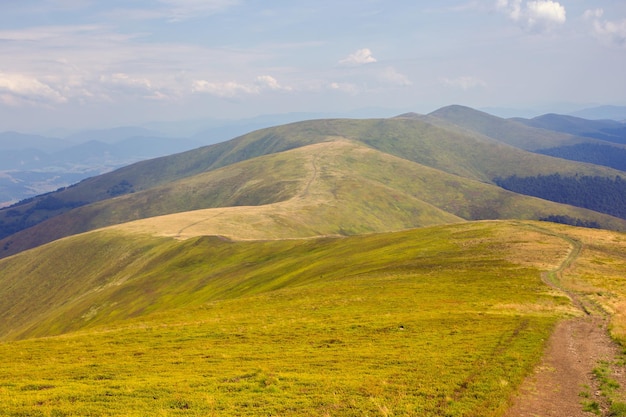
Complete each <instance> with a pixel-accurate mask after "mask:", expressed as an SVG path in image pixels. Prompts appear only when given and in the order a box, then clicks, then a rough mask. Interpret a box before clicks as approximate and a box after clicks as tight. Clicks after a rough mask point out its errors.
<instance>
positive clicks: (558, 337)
mask: <svg viewBox="0 0 626 417" xmlns="http://www.w3.org/2000/svg"><path fill="white" fill-rule="evenodd" d="M550 234H552V233H551V232H550ZM559 236H560V235H559ZM560 237H562V238H563V239H564V240H566V241H567V242H568V243H569V244H570V247H571V250H570V253H569V255H568V257H567V259H566V260H565V261H564V262H563V263H562V264H561V266H560V267H559V268H558V269H557V270H555V271H552V272H550V273H546V274H545V275H544V277H543V278H544V282H546V284H547V285H549V286H551V287H553V288H556V289H558V290H559V291H562V292H563V293H565V294H566V295H567V296H568V297H570V299H572V302H573V304H574V305H576V306H577V307H578V308H579V309H580V310H581V312H582V313H583V314H582V315H581V316H580V317H577V318H574V319H569V320H566V321H562V322H560V323H559V324H557V326H556V328H555V330H554V332H553V333H552V335H551V337H550V339H549V341H548V344H547V349H546V352H545V354H544V357H543V359H542V361H541V363H540V365H539V366H538V367H537V368H536V369H535V371H534V373H533V374H532V375H531V376H530V377H528V378H527V379H526V380H525V381H524V382H523V384H522V386H521V388H520V391H519V393H518V394H517V396H516V397H515V398H514V399H513V404H512V406H511V408H510V409H509V410H508V411H507V413H505V414H504V417H549V416H555V417H591V416H610V415H611V414H610V412H609V406H610V404H609V400H608V398H607V397H606V395H605V394H606V393H605V392H603V390H602V387H601V386H600V381H599V380H598V378H597V377H596V376H594V373H593V370H594V369H596V368H598V367H599V366H600V364H601V361H605V363H610V364H613V363H614V362H615V359H616V357H617V356H618V354H619V348H618V346H617V345H616V344H615V343H614V342H613V341H612V340H611V339H610V337H609V334H608V330H607V321H608V319H607V317H606V316H605V315H604V314H603V313H602V312H601V311H598V310H597V309H594V308H593V306H592V305H590V304H588V303H587V302H586V301H585V300H584V299H583V298H582V297H579V296H578V295H576V294H575V293H572V292H570V291H567V290H566V289H564V288H562V287H561V286H560V284H559V277H560V274H561V273H562V272H563V270H564V269H565V268H567V267H568V266H569V265H570V264H571V263H572V262H574V261H575V259H576V257H577V256H578V255H579V253H580V251H581V245H580V243H579V242H576V241H574V240H572V239H571V238H569V237H568V236H560ZM607 369H608V368H607ZM610 372H611V374H610V377H611V378H612V379H613V380H615V381H617V382H619V384H620V386H621V387H622V388H620V390H623V387H625V386H626V380H625V379H624V375H623V374H622V373H620V370H615V369H611V371H610Z"/></svg>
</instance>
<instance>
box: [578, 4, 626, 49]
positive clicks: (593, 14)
mask: <svg viewBox="0 0 626 417" xmlns="http://www.w3.org/2000/svg"><path fill="white" fill-rule="evenodd" d="M603 16H604V10H603V9H592V10H587V11H585V13H584V15H583V17H584V18H585V19H587V20H589V21H591V22H592V25H593V32H594V34H595V35H596V36H597V37H598V38H600V39H603V40H605V41H607V42H610V43H614V44H616V45H619V46H626V19H622V20H621V21H617V22H614V21H609V20H603V19H602V17H603Z"/></svg>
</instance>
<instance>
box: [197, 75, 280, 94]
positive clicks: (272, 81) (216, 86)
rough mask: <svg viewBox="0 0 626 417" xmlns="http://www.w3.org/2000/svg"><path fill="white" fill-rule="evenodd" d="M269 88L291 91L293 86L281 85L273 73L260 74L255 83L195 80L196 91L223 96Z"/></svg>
mask: <svg viewBox="0 0 626 417" xmlns="http://www.w3.org/2000/svg"><path fill="white" fill-rule="evenodd" d="M267 90H274V91H276V90H283V91H291V90H292V89H291V87H284V86H281V85H280V83H279V82H278V81H277V80H276V78H274V77H272V76H271V75H259V76H258V77H256V79H255V80H254V82H253V83H248V84H244V83H238V82H236V81H226V82H210V81H206V80H195V81H193V85H192V91H193V92H194V93H207V94H211V95H214V96H217V97H222V98H234V97H238V96H242V95H251V94H260V93H261V92H263V91H267Z"/></svg>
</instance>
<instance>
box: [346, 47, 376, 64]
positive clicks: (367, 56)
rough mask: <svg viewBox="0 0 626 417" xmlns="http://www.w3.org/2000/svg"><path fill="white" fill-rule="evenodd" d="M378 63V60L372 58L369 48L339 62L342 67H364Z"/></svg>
mask: <svg viewBox="0 0 626 417" xmlns="http://www.w3.org/2000/svg"><path fill="white" fill-rule="evenodd" d="M376 61H377V59H376V58H374V57H373V56H372V51H370V50H369V49H368V48H363V49H359V50H358V51H356V52H354V53H353V54H350V55H348V56H347V57H345V58H344V59H342V60H341V61H339V63H340V64H341V65H363V64H370V63H372V62H376Z"/></svg>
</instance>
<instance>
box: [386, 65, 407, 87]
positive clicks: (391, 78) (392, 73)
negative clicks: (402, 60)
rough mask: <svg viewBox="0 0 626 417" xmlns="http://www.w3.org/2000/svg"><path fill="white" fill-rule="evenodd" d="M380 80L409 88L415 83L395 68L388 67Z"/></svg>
mask: <svg viewBox="0 0 626 417" xmlns="http://www.w3.org/2000/svg"><path fill="white" fill-rule="evenodd" d="M380 78H381V79H382V80H383V81H385V82H388V83H390V84H393V85H398V86H408V85H412V84H413V83H412V82H411V81H410V80H409V79H408V78H407V77H406V75H404V74H401V73H399V72H398V71H396V69H395V68H393V67H386V68H385V69H384V70H383V72H382V73H381V75H380Z"/></svg>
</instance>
